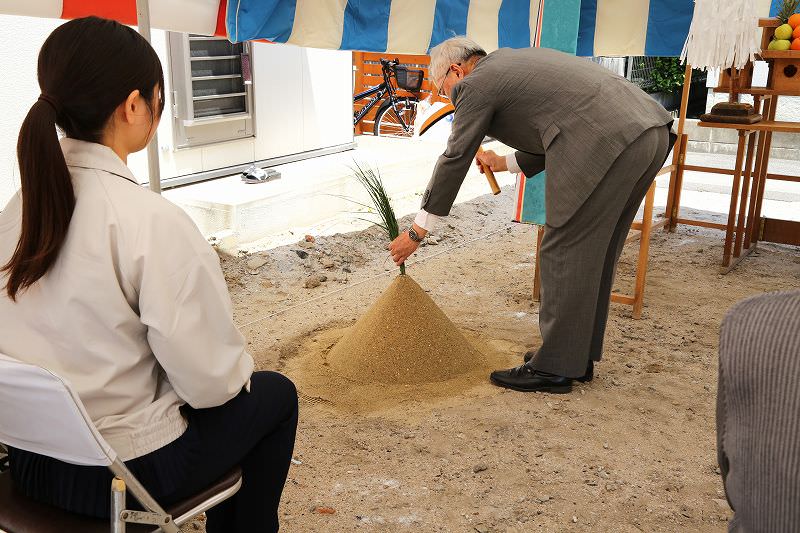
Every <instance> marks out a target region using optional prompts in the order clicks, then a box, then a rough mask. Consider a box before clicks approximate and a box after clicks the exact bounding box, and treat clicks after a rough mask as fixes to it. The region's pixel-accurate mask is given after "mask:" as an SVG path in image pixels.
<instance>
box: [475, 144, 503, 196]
mask: <svg viewBox="0 0 800 533" xmlns="http://www.w3.org/2000/svg"><path fill="white" fill-rule="evenodd" d="M481 153H483V146H479V147H478V154H481ZM479 163H480V161H479ZM480 165H481V170H483V173H484V174H485V175H486V180H487V181H488V182H489V187H491V188H492V194H495V195H497V194H500V186H499V185H498V184H497V180H496V179H495V177H494V172H492V169H491V168H489V167H487V166H486V165H484V164H483V163H480Z"/></svg>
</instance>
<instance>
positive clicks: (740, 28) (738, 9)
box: [681, 0, 761, 69]
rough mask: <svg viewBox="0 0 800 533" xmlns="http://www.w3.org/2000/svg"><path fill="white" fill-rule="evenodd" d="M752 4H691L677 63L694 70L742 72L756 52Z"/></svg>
mask: <svg viewBox="0 0 800 533" xmlns="http://www.w3.org/2000/svg"><path fill="white" fill-rule="evenodd" d="M758 18H759V5H758V2H755V1H754V0H695V4H694V16H693V17H692V25H691V26H690V27H689V35H688V36H687V37H686V44H685V45H684V46H683V52H682V53H681V60H683V61H684V62H687V63H689V64H690V65H692V66H693V67H695V68H701V69H709V68H730V67H734V68H737V69H738V68H742V67H743V66H744V65H745V64H746V63H747V62H748V61H751V60H753V58H754V57H753V56H754V54H756V53H758V52H759V51H760V45H761V28H759V27H758Z"/></svg>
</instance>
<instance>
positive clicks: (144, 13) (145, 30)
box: [136, 0, 161, 194]
mask: <svg viewBox="0 0 800 533" xmlns="http://www.w3.org/2000/svg"><path fill="white" fill-rule="evenodd" d="M136 21H137V22H136V24H137V25H138V27H139V33H140V34H141V35H142V37H144V38H145V40H146V41H147V42H148V43H149V42H150V0H136ZM147 174H148V175H149V177H150V190H151V191H153V192H157V193H159V194H161V166H160V164H159V160H158V131H156V132H155V133H154V134H153V139H152V140H151V141H150V144H148V145H147Z"/></svg>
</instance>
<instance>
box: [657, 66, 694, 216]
mask: <svg viewBox="0 0 800 533" xmlns="http://www.w3.org/2000/svg"><path fill="white" fill-rule="evenodd" d="M691 85H692V66H691V65H690V64H688V63H687V64H686V69H685V71H684V78H683V92H682V93H681V107H680V112H679V115H678V139H677V140H676V141H675V147H674V149H673V151H672V164H673V165H675V171H673V172H672V173H671V174H670V178H669V190H668V191H667V208H666V213H664V218H665V219H666V220H667V224H666V225H665V226H664V229H665V231H675V226H676V225H677V223H676V219H677V218H678V211H679V210H680V187H681V186H682V184H681V183H679V180H678V176H679V174H680V175H682V174H683V168H682V167H683V164H684V162H685V155H684V149H685V146H686V143H684V142H683V131H684V127H685V125H686V110H687V109H688V107H689V89H690V88H691Z"/></svg>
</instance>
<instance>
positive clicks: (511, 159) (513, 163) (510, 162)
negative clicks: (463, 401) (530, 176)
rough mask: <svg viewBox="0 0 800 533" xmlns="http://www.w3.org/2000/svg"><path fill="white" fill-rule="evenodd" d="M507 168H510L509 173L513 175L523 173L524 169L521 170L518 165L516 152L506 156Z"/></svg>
mask: <svg viewBox="0 0 800 533" xmlns="http://www.w3.org/2000/svg"><path fill="white" fill-rule="evenodd" d="M506 166H507V167H508V171H509V172H511V173H512V174H519V173H520V172H522V169H521V168H519V164H518V163H517V154H515V153H514V152H511V153H510V154H508V155H507V156H506Z"/></svg>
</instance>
